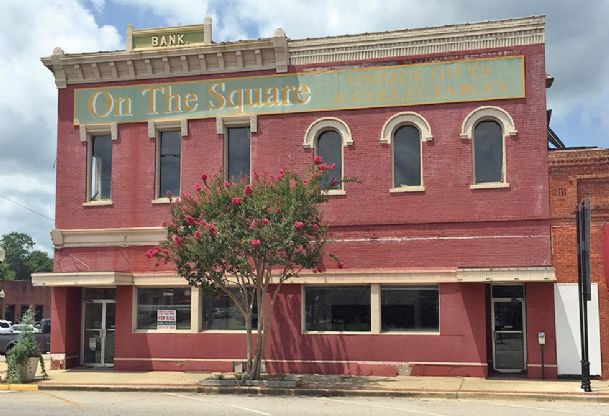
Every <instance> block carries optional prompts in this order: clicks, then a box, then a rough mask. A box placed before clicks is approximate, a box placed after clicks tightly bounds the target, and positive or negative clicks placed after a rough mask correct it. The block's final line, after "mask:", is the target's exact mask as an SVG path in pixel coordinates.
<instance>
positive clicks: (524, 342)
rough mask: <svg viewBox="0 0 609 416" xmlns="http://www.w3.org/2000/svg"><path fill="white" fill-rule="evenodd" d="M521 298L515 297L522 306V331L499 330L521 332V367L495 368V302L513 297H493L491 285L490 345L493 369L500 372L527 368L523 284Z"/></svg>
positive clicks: (508, 300)
mask: <svg viewBox="0 0 609 416" xmlns="http://www.w3.org/2000/svg"><path fill="white" fill-rule="evenodd" d="M497 286H507V285H497ZM522 293H523V297H522V298H516V299H517V300H518V302H520V307H521V308H522V331H499V332H501V333H505V334H519V333H522V348H523V360H522V366H523V367H522V368H509V369H504V368H497V358H496V354H495V343H496V340H497V337H496V333H497V331H495V303H500V302H512V300H513V298H493V287H492V286H491V331H492V336H493V339H492V345H493V370H495V371H498V372H501V373H519V372H521V371H524V370H526V369H527V336H526V334H527V326H526V324H527V319H526V307H525V297H524V285H522Z"/></svg>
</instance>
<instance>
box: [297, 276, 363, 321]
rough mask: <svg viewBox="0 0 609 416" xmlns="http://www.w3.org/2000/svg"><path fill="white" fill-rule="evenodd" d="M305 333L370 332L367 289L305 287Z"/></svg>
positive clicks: (361, 287) (357, 287)
mask: <svg viewBox="0 0 609 416" xmlns="http://www.w3.org/2000/svg"><path fill="white" fill-rule="evenodd" d="M305 331H370V286H327V287H305Z"/></svg>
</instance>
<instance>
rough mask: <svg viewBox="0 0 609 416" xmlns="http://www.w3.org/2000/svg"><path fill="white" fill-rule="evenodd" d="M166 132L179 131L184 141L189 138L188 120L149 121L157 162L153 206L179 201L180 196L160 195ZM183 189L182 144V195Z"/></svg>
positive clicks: (149, 133)
mask: <svg viewBox="0 0 609 416" xmlns="http://www.w3.org/2000/svg"><path fill="white" fill-rule="evenodd" d="M166 131H179V132H180V137H181V138H182V139H184V138H185V137H188V119H185V118H184V119H180V120H150V121H148V138H149V139H154V140H155V162H154V199H153V200H151V201H150V202H151V203H152V204H169V203H171V202H173V201H175V200H176V199H179V195H176V196H175V198H167V197H166V196H164V195H160V187H161V177H160V176H159V175H160V167H161V157H160V156H161V146H160V140H161V133H162V132H166ZM181 189H182V143H180V193H181Z"/></svg>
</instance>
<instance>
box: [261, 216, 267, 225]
mask: <svg viewBox="0 0 609 416" xmlns="http://www.w3.org/2000/svg"><path fill="white" fill-rule="evenodd" d="M260 222H261V223H262V225H267V224H268V223H269V219H268V218H263V219H262V220H260Z"/></svg>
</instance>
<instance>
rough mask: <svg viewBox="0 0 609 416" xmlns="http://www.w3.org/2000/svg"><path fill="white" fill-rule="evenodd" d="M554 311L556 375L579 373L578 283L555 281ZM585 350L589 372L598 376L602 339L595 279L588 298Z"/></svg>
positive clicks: (599, 373) (599, 372)
mask: <svg viewBox="0 0 609 416" xmlns="http://www.w3.org/2000/svg"><path fill="white" fill-rule="evenodd" d="M554 313H555V319H556V354H557V360H558V375H581V363H580V360H581V342H580V335H579V302H578V294H577V283H556V284H554ZM588 354H589V358H590V375H593V376H600V375H601V342H600V324H599V315H598V284H596V283H593V284H592V300H591V301H590V302H588Z"/></svg>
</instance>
